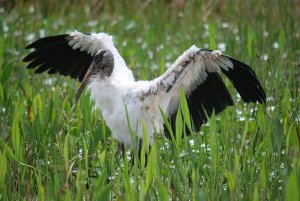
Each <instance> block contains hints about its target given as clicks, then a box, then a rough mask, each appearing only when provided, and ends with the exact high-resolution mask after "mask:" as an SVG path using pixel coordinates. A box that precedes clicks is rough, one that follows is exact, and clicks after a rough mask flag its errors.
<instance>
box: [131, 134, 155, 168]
mask: <svg viewBox="0 0 300 201" xmlns="http://www.w3.org/2000/svg"><path fill="white" fill-rule="evenodd" d="M142 148H143V140H142V139H140V140H139V143H138V150H137V152H136V153H137V156H138V159H139V160H138V161H140V163H141V162H142V154H143V153H142ZM144 149H146V147H144ZM150 150H151V146H149V149H148V151H146V150H145V166H147V163H148V155H149V154H150ZM134 157H135V154H134V150H133V151H132V152H131V159H130V161H131V164H132V165H134V161H135V158H134Z"/></svg>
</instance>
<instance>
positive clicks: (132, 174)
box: [0, 0, 300, 201]
mask: <svg viewBox="0 0 300 201" xmlns="http://www.w3.org/2000/svg"><path fill="white" fill-rule="evenodd" d="M0 2H4V3H2V4H3V6H4V7H0V200H74V199H75V200H82V199H85V200H105V199H107V200H290V201H292V200H300V191H299V189H300V150H299V149H300V129H299V125H300V113H299V111H300V98H299V94H300V87H299V86H300V84H299V83H300V20H299V19H300V3H299V2H298V1H283V0H273V1H259V0H255V1H239V0H226V1H221V0H216V1H205V0H198V1H197V0H195V1H186V2H185V1H180V0H179V1H177V2H176V1H174V2H171V1H168V2H165V3H161V2H160V1H156V0H154V1H145V2H143V1H141V2H140V1H137V0H133V1H83V0H82V1H81V3H79V2H80V1H77V2H76V3H74V2H73V1H65V2H64V3H61V1H58V0H54V1H50V0H49V2H47V1H40V2H39V1H24V2H22V1H15V2H17V3H13V2H12V1H0ZM72 2H73V3H72ZM92 2H93V3H92ZM0 5H1V3H0ZM74 29H76V30H78V31H81V32H86V33H89V32H108V33H111V34H112V35H114V39H115V42H116V46H117V48H118V49H119V51H120V53H121V54H122V55H123V56H124V58H125V60H126V62H127V64H128V66H129V67H130V68H131V69H132V70H133V71H134V73H135V77H136V78H137V79H151V78H154V77H156V76H158V75H160V74H161V73H163V72H164V71H165V70H166V68H167V67H169V66H170V65H171V64H172V62H174V61H175V59H176V58H177V56H179V55H180V54H181V53H182V52H183V51H184V50H186V49H187V48H189V47H190V46H191V45H193V44H196V45H197V46H199V47H206V48H211V49H216V48H217V49H220V50H222V51H224V52H225V53H226V54H228V55H232V56H233V57H236V58H239V59H240V60H242V61H244V62H246V63H248V64H250V65H251V66H252V68H253V69H254V71H255V72H256V73H257V75H258V78H259V80H260V81H261V82H262V85H263V87H264V89H265V90H266V93H267V97H268V100H267V105H266V106H265V107H264V106H262V105H258V104H247V105H246V104H244V103H243V102H242V101H241V100H240V98H239V97H238V96H237V95H235V94H236V91H235V90H234V89H233V87H232V85H230V83H229V80H226V84H228V87H229V88H230V90H231V92H232V94H234V95H233V98H234V100H235V106H234V107H229V108H227V109H226V110H225V111H224V112H223V113H221V114H219V115H217V116H213V117H212V118H210V120H209V122H208V124H207V125H205V126H203V127H202V129H201V132H200V133H193V134H192V135H191V136H189V137H186V138H183V139H177V140H175V141H169V140H167V139H166V138H164V137H163V136H158V137H157V138H156V140H155V143H154V145H153V147H152V151H151V153H150V156H149V159H148V165H147V166H145V165H144V163H143V161H144V158H143V157H142V163H137V162H136V163H134V165H133V164H132V163H131V162H130V161H129V160H128V158H127V157H125V158H123V157H122V155H121V152H120V151H119V150H118V145H117V142H116V141H114V140H113V139H112V138H111V137H110V136H111V135H110V131H109V129H108V128H107V126H106V125H105V122H104V121H103V119H102V117H101V111H98V110H94V107H93V103H90V101H89V98H88V94H85V95H84V96H82V97H81V98H80V101H79V104H78V105H77V107H76V108H75V110H74V111H73V110H71V107H72V105H73V100H74V97H75V93H76V90H77V89H78V87H79V83H78V82H76V81H74V80H72V79H70V78H63V77H60V76H57V75H56V76H50V75H47V74H41V75H35V74H34V73H33V71H29V70H27V69H26V68H25V64H24V63H23V62H22V58H23V57H24V56H25V55H26V54H28V50H25V49H24V48H25V46H26V45H27V44H28V43H30V42H32V41H33V40H36V39H38V38H40V37H44V36H48V35H55V34H61V33H66V32H69V31H72V30H74Z"/></svg>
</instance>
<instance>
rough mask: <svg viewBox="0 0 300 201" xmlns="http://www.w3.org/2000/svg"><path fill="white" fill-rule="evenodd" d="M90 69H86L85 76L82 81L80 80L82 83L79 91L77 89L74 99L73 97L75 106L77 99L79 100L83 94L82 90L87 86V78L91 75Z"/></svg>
mask: <svg viewBox="0 0 300 201" xmlns="http://www.w3.org/2000/svg"><path fill="white" fill-rule="evenodd" d="M91 69H92V67H90V68H89V69H88V71H87V72H86V74H85V76H84V78H83V80H82V82H81V85H80V87H79V89H78V91H77V93H76V97H75V104H74V105H76V104H77V102H78V99H79V98H80V95H81V93H82V92H83V90H84V88H85V87H86V86H87V85H88V83H89V78H90V77H91V75H92V74H93V73H92V72H93V71H92V70H91Z"/></svg>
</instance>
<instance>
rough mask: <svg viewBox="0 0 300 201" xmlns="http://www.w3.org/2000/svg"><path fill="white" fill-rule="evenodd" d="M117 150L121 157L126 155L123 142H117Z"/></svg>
mask: <svg viewBox="0 0 300 201" xmlns="http://www.w3.org/2000/svg"><path fill="white" fill-rule="evenodd" d="M118 151H121V152H122V156H123V158H124V157H125V156H126V153H125V146H124V143H119V144H118Z"/></svg>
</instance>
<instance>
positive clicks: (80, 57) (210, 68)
mask: <svg viewBox="0 0 300 201" xmlns="http://www.w3.org/2000/svg"><path fill="white" fill-rule="evenodd" d="M27 48H29V49H30V48H34V49H35V50H34V51H33V52H31V53H30V54H29V55H28V56H26V57H25V58H24V61H26V62H30V63H29V65H28V68H36V69H37V70H36V72H37V73H41V72H43V71H48V73H57V72H58V73H60V74H62V75H65V76H66V75H69V76H71V77H73V78H78V79H79V81H81V82H82V83H84V84H87V88H88V90H89V91H90V94H91V99H92V100H94V101H95V104H96V106H97V107H98V108H99V109H100V110H101V111H102V115H103V117H104V119H105V121H106V123H107V125H108V127H109V128H110V129H111V131H112V135H113V137H114V138H115V139H117V140H118V141H120V142H122V143H123V144H124V145H127V146H132V139H131V135H130V132H129V128H128V121H127V118H126V110H125V108H126V109H127V111H128V115H129V120H130V126H131V128H132V130H133V131H134V133H135V135H136V137H137V138H138V139H140V138H142V137H143V133H142V130H143V128H142V121H144V123H145V125H146V128H147V131H148V137H149V142H150V144H152V143H153V139H154V135H155V133H163V132H164V123H165V122H164V121H163V118H162V114H161V112H160V108H161V109H162V111H164V113H165V114H166V115H167V116H168V117H170V119H171V123H172V126H173V127H174V114H176V111H177V108H178V105H179V99H180V89H181V88H182V89H183V90H184V92H185V94H186V96H187V99H188V103H189V106H190V110H191V118H192V120H193V124H194V127H195V129H196V130H199V128H200V126H201V124H203V123H204V122H205V121H207V117H209V116H210V115H211V114H212V111H213V110H214V111H215V112H216V113H219V112H221V111H222V110H224V108H225V107H226V106H228V105H232V104H233V101H232V99H231V96H230V95H229V92H228V91H227V89H226V86H225V85H224V83H223V81H222V79H221V78H220V77H219V75H218V74H217V73H219V72H223V73H225V75H226V76H227V77H229V79H230V80H231V81H232V82H233V84H234V86H235V87H236V88H237V90H238V92H239V93H240V95H241V97H242V98H243V100H244V101H246V102H257V101H258V102H260V103H265V98H266V96H265V93H264V91H263V89H262V87H261V85H260V83H259V82H258V80H257V78H256V75H255V73H254V72H253V71H252V70H251V69H250V68H249V67H248V66H247V65H246V64H244V63H242V62H240V61H238V60H235V59H233V58H231V57H228V56H226V55H223V54H222V53H221V52H220V51H218V50H216V51H210V50H203V49H200V48H197V47H196V46H192V47H191V48H189V49H188V50H186V51H185V52H184V53H183V54H182V55H181V56H180V57H179V58H178V59H177V60H176V61H175V62H174V64H173V65H172V66H171V67H170V68H168V69H167V71H166V72H165V73H164V74H163V75H161V76H160V77H158V78H156V79H154V80H152V81H135V80H134V77H133V74H132V71H131V70H130V69H129V68H128V67H127V65H126V63H125V61H124V59H123V58H122V56H121V55H120V54H119V52H118V50H117V49H116V47H115V46H114V42H113V38H112V36H110V35H108V34H105V33H98V34H91V35H86V34H82V33H80V32H77V31H74V32H71V33H70V34H64V35H58V36H51V37H46V38H42V39H39V40H37V41H36V42H33V43H32V44H30V45H29V46H27ZM102 50H106V51H107V52H110V53H111V54H112V57H113V66H112V68H113V70H112V74H110V75H109V76H103V75H102V76H97V73H94V74H93V76H90V77H88V78H87V79H88V81H86V80H84V79H85V75H86V74H88V73H87V72H89V71H93V69H95V68H94V67H93V66H95V62H96V59H94V58H96V56H95V55H100V54H101V56H102V57H103V58H105V57H107V58H108V56H107V55H108V54H106V53H103V52H102V53H101V51H102ZM104 65H106V64H104ZM109 67H110V66H109ZM102 74H103V73H102ZM104 74H105V73H104ZM86 77H87V76H86ZM79 95H80V94H79Z"/></svg>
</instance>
